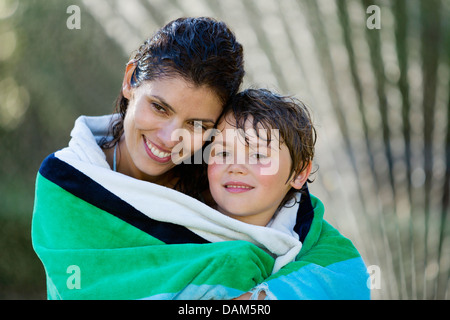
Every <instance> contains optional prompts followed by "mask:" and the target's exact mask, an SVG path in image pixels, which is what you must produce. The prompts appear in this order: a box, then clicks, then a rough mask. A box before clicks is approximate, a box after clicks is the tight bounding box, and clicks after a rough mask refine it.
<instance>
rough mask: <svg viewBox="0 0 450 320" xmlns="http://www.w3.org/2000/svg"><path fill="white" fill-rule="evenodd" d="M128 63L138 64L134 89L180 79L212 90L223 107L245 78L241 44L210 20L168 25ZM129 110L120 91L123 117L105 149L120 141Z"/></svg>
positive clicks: (118, 104)
mask: <svg viewBox="0 0 450 320" xmlns="http://www.w3.org/2000/svg"><path fill="white" fill-rule="evenodd" d="M129 63H134V64H135V65H136V68H135V70H134V73H133V75H132V77H131V85H132V86H135V87H137V86H139V85H140V84H141V83H142V82H143V81H146V80H155V79H157V78H160V77H166V78H170V77H175V76H179V77H182V78H183V79H185V80H186V81H188V82H190V83H192V84H194V85H196V86H203V85H205V86H207V87H209V88H210V89H212V90H213V91H214V92H215V93H216V94H217V95H218V96H219V98H220V99H221V101H222V102H223V104H224V105H225V104H226V102H227V101H228V100H229V99H230V98H231V97H232V96H233V95H234V94H236V93H237V92H238V90H239V87H240V85H241V83H242V79H243V77H244V56H243V48H242V45H241V44H240V43H239V42H237V40H236V37H235V35H234V33H233V32H232V31H231V30H230V29H229V28H228V27H227V25H226V24H225V23H224V22H221V21H217V20H214V19H212V18H208V17H199V18H179V19H176V20H173V21H171V22H169V23H168V24H166V25H165V26H164V27H162V28H161V29H159V30H158V31H157V32H156V33H155V34H154V35H153V36H152V37H151V38H149V39H147V40H146V41H145V42H144V43H143V44H142V45H141V46H140V47H139V49H138V50H137V52H136V54H135V55H134V57H133V58H132V59H131V60H130V62H129ZM127 108H128V99H127V98H125V97H124V96H123V93H122V90H121V91H120V94H119V96H118V97H117V100H116V106H115V112H116V113H118V114H119V115H120V117H119V118H118V119H117V121H115V122H114V123H113V124H112V127H111V129H112V140H109V141H107V142H104V143H103V144H102V147H103V148H111V147H112V146H114V145H115V143H116V142H118V141H119V139H120V137H121V136H122V134H123V120H124V119H125V114H126V111H127Z"/></svg>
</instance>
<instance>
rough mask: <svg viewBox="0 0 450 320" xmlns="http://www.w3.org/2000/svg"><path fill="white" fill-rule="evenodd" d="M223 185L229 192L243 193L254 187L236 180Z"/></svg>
mask: <svg viewBox="0 0 450 320" xmlns="http://www.w3.org/2000/svg"><path fill="white" fill-rule="evenodd" d="M223 186H224V188H225V190H227V191H228V192H230V193H243V192H247V191H250V190H253V189H254V187H252V186H250V185H248V184H246V183H243V182H236V181H231V182H227V183H225V184H224V185H223Z"/></svg>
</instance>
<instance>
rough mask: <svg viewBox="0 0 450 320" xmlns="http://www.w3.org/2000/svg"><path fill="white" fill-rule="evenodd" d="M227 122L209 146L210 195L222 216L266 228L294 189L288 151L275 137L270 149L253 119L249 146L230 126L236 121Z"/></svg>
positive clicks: (234, 128) (232, 118)
mask: <svg viewBox="0 0 450 320" xmlns="http://www.w3.org/2000/svg"><path fill="white" fill-rule="evenodd" d="M227 120H228V121H225V120H222V121H221V123H220V124H219V126H218V129H219V130H220V134H218V135H217V136H215V138H214V141H213V143H212V144H211V146H210V148H211V157H210V159H209V165H208V179H209V187H210V191H211V195H212V196H213V198H214V200H215V201H216V203H217V209H218V210H219V211H220V212H222V213H224V214H226V215H228V216H230V217H232V218H235V219H238V220H241V221H243V222H246V223H251V224H256V225H261V226H265V225H266V224H267V223H268V222H269V221H270V219H271V218H272V216H273V215H274V213H275V211H276V209H277V208H278V206H279V205H280V203H281V201H282V200H283V198H284V197H285V195H286V193H287V192H288V191H289V189H290V188H291V186H293V182H291V180H289V181H288V182H287V180H288V177H289V173H290V168H291V163H292V160H291V156H290V154H289V150H288V148H287V146H286V145H285V144H284V143H283V144H281V145H280V143H279V140H278V137H275V136H274V134H273V133H272V135H271V143H270V144H269V145H267V141H266V140H265V137H266V134H264V133H263V134H260V137H259V138H258V137H257V136H256V134H255V132H254V130H253V126H252V122H251V119H250V121H247V123H246V124H245V132H246V134H247V137H248V142H249V143H248V144H246V143H245V140H244V137H243V136H242V135H241V134H239V133H237V131H238V130H237V129H236V127H234V126H232V125H230V124H229V123H228V122H230V123H234V117H232V116H230V115H228V116H227ZM252 130H253V133H252V132H251V131H252ZM260 132H261V131H260ZM268 168H277V170H267V169H268Z"/></svg>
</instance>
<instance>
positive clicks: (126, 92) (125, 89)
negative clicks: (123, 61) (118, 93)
mask: <svg viewBox="0 0 450 320" xmlns="http://www.w3.org/2000/svg"><path fill="white" fill-rule="evenodd" d="M134 69H136V63H135V62H134V61H133V60H131V61H130V62H128V64H127V67H126V69H125V75H124V77H123V82H122V94H123V96H124V97H125V98H127V99H128V100H130V99H131V95H132V94H131V93H132V89H133V86H132V85H131V77H132V76H133V73H134Z"/></svg>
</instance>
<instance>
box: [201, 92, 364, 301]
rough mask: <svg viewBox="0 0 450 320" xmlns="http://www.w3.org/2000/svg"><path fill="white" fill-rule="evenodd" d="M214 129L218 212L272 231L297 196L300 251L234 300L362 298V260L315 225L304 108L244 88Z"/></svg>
mask: <svg viewBox="0 0 450 320" xmlns="http://www.w3.org/2000/svg"><path fill="white" fill-rule="evenodd" d="M218 130H219V131H220V134H218V135H216V136H215V137H214V140H213V142H212V144H211V145H209V146H208V147H209V148H210V151H211V152H210V159H209V160H208V179H209V186H210V188H209V189H210V193H211V196H212V198H213V200H214V201H215V205H213V206H215V208H216V209H217V210H218V211H220V212H221V213H223V214H225V215H228V216H230V217H232V218H235V219H238V220H240V221H243V222H246V223H250V224H255V225H260V226H267V227H273V225H274V224H275V219H273V218H274V216H275V215H276V214H277V213H278V212H279V211H280V209H281V208H282V207H290V206H293V205H295V204H296V203H298V202H299V199H298V198H299V194H301V197H302V202H301V203H300V206H299V209H298V212H297V217H296V221H295V226H294V228H293V230H294V231H295V232H296V233H297V234H298V235H299V238H300V241H301V242H302V249H301V251H300V253H299V254H298V256H297V257H296V259H295V261H293V262H290V263H289V264H288V265H286V266H285V267H283V268H282V269H281V270H280V272H278V273H277V274H274V275H272V276H270V277H269V278H267V279H265V281H264V282H263V283H261V284H259V285H258V286H256V287H255V288H254V289H253V290H252V291H250V292H248V293H245V294H243V295H242V296H240V297H238V298H237V299H238V300H246V299H270V300H272V299H280V300H282V299H321V300H322V299H370V290H369V288H368V286H367V281H368V280H367V279H368V273H367V271H366V267H365V264H364V261H363V260H362V258H361V256H360V255H359V253H358V251H357V250H356V248H355V247H354V246H353V244H352V243H351V241H350V240H348V239H346V238H345V237H343V236H342V235H341V234H340V233H339V232H338V231H337V230H336V229H334V228H333V227H332V226H331V225H330V224H328V223H327V222H326V221H325V220H323V214H324V207H323V205H322V203H321V202H320V200H319V199H317V198H316V197H314V196H312V195H310V194H309V192H308V190H307V186H306V182H307V181H308V182H311V181H310V180H308V177H309V175H310V173H311V167H312V161H313V158H314V145H315V142H316V131H315V129H314V126H313V124H312V121H311V117H310V114H309V112H308V110H307V109H306V107H305V106H304V105H303V104H302V103H301V102H299V101H297V100H295V99H292V98H289V97H283V96H280V95H277V94H275V93H272V92H270V91H268V90H265V89H248V90H246V91H244V92H241V93H239V94H238V95H237V96H236V97H235V98H234V100H233V101H232V102H231V104H230V105H229V106H228V107H227V109H226V110H225V111H224V113H223V117H222V118H221V120H220V121H219V124H218ZM280 218H282V217H281V216H280ZM283 218H286V216H285V217H283ZM288 219H289V218H288ZM283 230H284V232H288V233H290V232H291V229H290V228H287V229H283Z"/></svg>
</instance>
